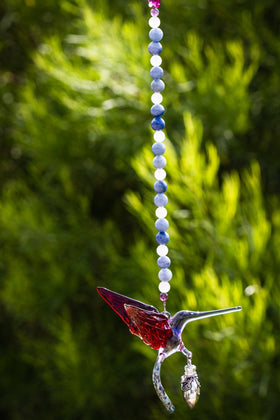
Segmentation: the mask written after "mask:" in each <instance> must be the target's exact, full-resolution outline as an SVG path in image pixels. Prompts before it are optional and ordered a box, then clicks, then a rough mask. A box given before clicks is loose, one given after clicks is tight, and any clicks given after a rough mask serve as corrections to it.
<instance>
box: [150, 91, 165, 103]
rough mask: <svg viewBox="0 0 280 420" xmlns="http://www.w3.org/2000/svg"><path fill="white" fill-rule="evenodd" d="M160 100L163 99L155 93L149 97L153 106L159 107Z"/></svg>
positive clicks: (159, 94)
mask: <svg viewBox="0 0 280 420" xmlns="http://www.w3.org/2000/svg"><path fill="white" fill-rule="evenodd" d="M162 99H163V97H162V94H161V93H159V92H155V93H153V94H152V96H151V100H152V102H153V104H155V105H159V104H160V103H161V102H162Z"/></svg>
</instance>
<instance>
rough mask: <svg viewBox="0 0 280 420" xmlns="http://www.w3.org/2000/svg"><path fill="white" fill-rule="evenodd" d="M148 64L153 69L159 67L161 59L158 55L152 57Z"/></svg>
mask: <svg viewBox="0 0 280 420" xmlns="http://www.w3.org/2000/svg"><path fill="white" fill-rule="evenodd" d="M150 63H151V65H152V66H153V67H159V66H160V65H161V63H162V58H161V56H160V55H157V54H156V55H152V57H151V58H150Z"/></svg>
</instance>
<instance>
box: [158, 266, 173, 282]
mask: <svg viewBox="0 0 280 420" xmlns="http://www.w3.org/2000/svg"><path fill="white" fill-rule="evenodd" d="M158 277H159V279H160V280H161V281H170V280H171V279H172V271H171V270H169V268H163V269H161V270H160V272H159V273H158Z"/></svg>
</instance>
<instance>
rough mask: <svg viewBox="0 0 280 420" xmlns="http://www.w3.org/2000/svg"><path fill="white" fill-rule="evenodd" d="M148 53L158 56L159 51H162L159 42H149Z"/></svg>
mask: <svg viewBox="0 0 280 420" xmlns="http://www.w3.org/2000/svg"><path fill="white" fill-rule="evenodd" d="M148 51H149V53H150V54H152V55H158V54H160V53H161V51H162V45H161V43H160V42H155V41H153V42H151V43H150V44H149V45H148Z"/></svg>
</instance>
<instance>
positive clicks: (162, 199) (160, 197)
mask: <svg viewBox="0 0 280 420" xmlns="http://www.w3.org/2000/svg"><path fill="white" fill-rule="evenodd" d="M154 203H155V205H156V206H157V207H164V206H166V204H167V203H168V198H167V196H166V195H165V194H163V193H159V194H157V195H156V196H155V197H154Z"/></svg>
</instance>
